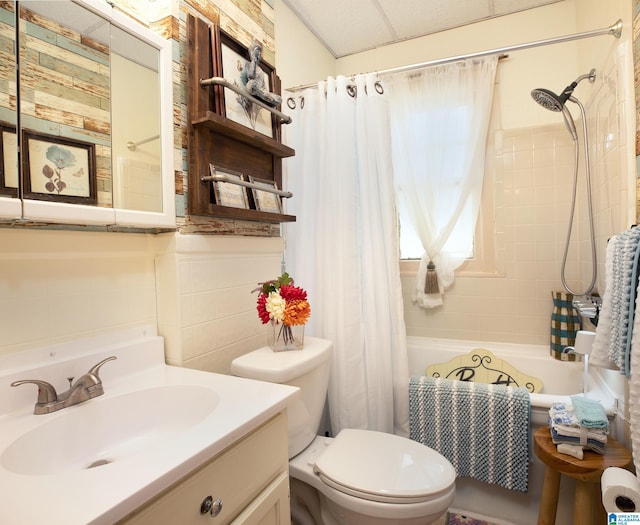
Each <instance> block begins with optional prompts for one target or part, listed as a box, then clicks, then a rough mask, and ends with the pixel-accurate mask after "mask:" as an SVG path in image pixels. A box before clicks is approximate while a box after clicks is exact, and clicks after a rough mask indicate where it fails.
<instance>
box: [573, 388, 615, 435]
mask: <svg viewBox="0 0 640 525" xmlns="http://www.w3.org/2000/svg"><path fill="white" fill-rule="evenodd" d="M571 403H572V404H573V406H574V408H575V411H576V418H577V419H578V422H579V423H580V425H582V426H583V427H587V428H589V429H592V428H601V429H608V428H609V419H607V413H606V412H605V410H604V407H603V406H602V404H601V403H600V402H599V401H594V400H593V399H587V398H585V397H580V396H571Z"/></svg>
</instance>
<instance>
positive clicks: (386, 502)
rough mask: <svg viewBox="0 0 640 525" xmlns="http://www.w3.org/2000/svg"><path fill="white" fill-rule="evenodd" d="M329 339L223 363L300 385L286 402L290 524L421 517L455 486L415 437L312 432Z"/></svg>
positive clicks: (414, 521)
mask: <svg viewBox="0 0 640 525" xmlns="http://www.w3.org/2000/svg"><path fill="white" fill-rule="evenodd" d="M331 351H332V343H331V342H330V341H326V340H324V339H316V338H312V337H306V338H305V342H304V349H303V350H300V351H290V352H273V351H272V350H271V349H270V348H268V347H264V348H260V349H259V350H256V351H254V352H250V353H248V354H246V355H243V356H241V357H239V358H237V359H235V360H234V361H233V363H232V364H231V373H232V374H234V375H237V376H241V377H245V378H250V379H258V380H261V381H269V382H272V383H283V384H288V385H293V386H297V387H299V388H300V395H299V396H297V397H296V400H295V401H294V404H293V405H292V406H290V407H289V408H288V419H289V474H290V478H291V515H292V519H293V523H294V525H314V524H315V525H396V524H397V525H427V524H430V523H433V522H434V521H435V520H437V519H438V518H439V517H440V516H442V515H443V514H444V513H445V512H446V511H447V509H448V508H449V505H450V504H451V502H452V501H453V497H454V494H455V470H454V468H453V466H452V465H451V463H449V461H448V460H447V459H446V458H444V457H443V456H441V455H440V454H438V453H437V452H436V451H435V450H432V449H430V448H429V447H426V446H424V445H422V444H420V443H417V442H415V441H412V440H410V439H407V438H403V437H400V436H395V435H393V434H386V433H383V432H374V431H370V430H355V429H345V430H342V431H341V432H340V433H339V434H338V435H337V436H336V437H335V438H328V437H323V436H317V435H316V434H317V431H318V428H319V425H320V419H321V417H322V412H323V409H324V404H325V398H326V393H327V387H328V384H329V371H330V368H331Z"/></svg>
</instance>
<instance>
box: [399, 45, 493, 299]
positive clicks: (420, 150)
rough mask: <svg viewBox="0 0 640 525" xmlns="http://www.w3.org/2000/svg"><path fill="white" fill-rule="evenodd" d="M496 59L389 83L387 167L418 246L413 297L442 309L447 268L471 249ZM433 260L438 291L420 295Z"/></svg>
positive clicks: (451, 272)
mask: <svg viewBox="0 0 640 525" xmlns="http://www.w3.org/2000/svg"><path fill="white" fill-rule="evenodd" d="M497 62H498V58H497V57H496V56H492V57H487V58H484V59H480V60H467V61H464V62H455V63H452V64H445V65H440V66H435V67H429V68H424V69H421V70H419V71H411V72H408V73H407V72H403V73H398V74H395V75H393V76H391V77H390V78H389V82H388V84H389V96H388V100H389V108H390V112H391V114H392V115H393V119H392V120H391V126H392V137H393V167H394V172H395V178H396V189H397V191H398V200H399V203H400V204H401V205H400V210H401V213H404V216H403V217H402V219H403V220H402V222H403V223H406V222H407V221H408V223H409V224H411V226H412V227H413V229H414V230H415V232H416V234H417V235H418V237H419V238H420V241H421V242H422V247H423V248H424V251H425V253H424V255H423V257H422V260H421V261H420V269H419V271H418V275H417V279H416V286H415V290H414V294H413V295H414V300H415V301H416V302H417V303H418V304H419V305H420V306H422V307H425V308H431V307H434V306H439V305H441V304H442V294H443V293H444V291H445V290H446V288H448V287H449V286H450V285H451V283H452V282H453V278H454V270H455V269H456V268H457V267H458V266H460V265H461V264H462V263H463V262H464V261H465V259H466V258H467V257H469V256H470V255H472V252H473V235H474V232H475V224H476V219H477V217H478V208H479V205H480V196H481V193H482V179H483V176H484V161H485V151H486V144H487V131H488V128H489V119H490V116H491V105H492V100H493V92H494V84H495V74H496V66H497ZM430 261H433V263H435V268H436V272H437V277H438V282H439V293H427V290H425V276H426V274H427V264H428V263H429V262H430Z"/></svg>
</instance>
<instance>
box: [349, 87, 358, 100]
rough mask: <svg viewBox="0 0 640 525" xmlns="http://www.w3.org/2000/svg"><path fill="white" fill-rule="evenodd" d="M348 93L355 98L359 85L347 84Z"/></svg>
mask: <svg viewBox="0 0 640 525" xmlns="http://www.w3.org/2000/svg"><path fill="white" fill-rule="evenodd" d="M347 95H349V96H350V97H351V98H355V97H356V96H357V95H358V88H357V86H354V85H353V84H349V85H347Z"/></svg>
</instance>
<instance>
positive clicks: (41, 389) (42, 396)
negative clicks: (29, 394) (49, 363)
mask: <svg viewBox="0 0 640 525" xmlns="http://www.w3.org/2000/svg"><path fill="white" fill-rule="evenodd" d="M27 383H33V384H34V385H38V401H37V403H38V404H39V405H44V404H47V403H52V402H54V401H57V400H58V393H57V392H56V389H55V388H54V387H53V385H51V384H50V383H47V382H46V381H40V380H39V379H24V380H21V381H14V382H13V383H11V386H20V385H24V384H27Z"/></svg>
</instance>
